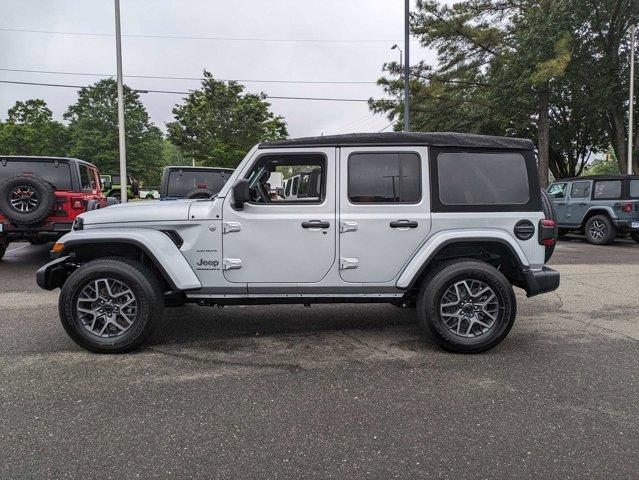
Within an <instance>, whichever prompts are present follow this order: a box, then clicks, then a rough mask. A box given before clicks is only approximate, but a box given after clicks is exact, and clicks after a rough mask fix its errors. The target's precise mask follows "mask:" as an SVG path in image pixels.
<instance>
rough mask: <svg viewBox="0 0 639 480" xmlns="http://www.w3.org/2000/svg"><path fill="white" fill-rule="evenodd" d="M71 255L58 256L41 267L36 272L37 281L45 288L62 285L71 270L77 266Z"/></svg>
mask: <svg viewBox="0 0 639 480" xmlns="http://www.w3.org/2000/svg"><path fill="white" fill-rule="evenodd" d="M72 260H73V258H72V257H71V256H70V255H66V256H64V257H60V258H57V259H55V260H53V261H51V262H49V263H47V264H46V265H44V266H42V267H40V268H39V269H38V271H37V272H36V283H37V284H38V287H40V288H43V289H44V290H53V289H54V288H57V287H61V286H62V284H63V283H64V281H65V280H66V278H67V277H68V276H69V273H70V271H72V270H73V269H75V268H76V265H75V264H74V263H73V261H72Z"/></svg>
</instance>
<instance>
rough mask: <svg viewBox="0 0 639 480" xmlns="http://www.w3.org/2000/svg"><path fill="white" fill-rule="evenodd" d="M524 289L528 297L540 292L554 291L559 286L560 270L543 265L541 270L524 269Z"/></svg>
mask: <svg viewBox="0 0 639 480" xmlns="http://www.w3.org/2000/svg"><path fill="white" fill-rule="evenodd" d="M522 274H523V277H524V285H523V287H524V290H526V295H527V296H528V297H534V296H535V295H539V294H540V293H546V292H552V291H554V290H557V288H558V287H559V272H557V271H555V270H553V269H552V268H548V267H543V268H542V269H541V270H539V271H532V270H523V271H522Z"/></svg>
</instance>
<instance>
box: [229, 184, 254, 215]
mask: <svg viewBox="0 0 639 480" xmlns="http://www.w3.org/2000/svg"><path fill="white" fill-rule="evenodd" d="M250 199H251V197H250V196H249V181H248V180H247V179H246V178H240V179H239V180H237V181H236V182H235V184H234V185H233V208H235V209H237V210H242V208H244V204H245V203H246V202H248V201H249V200H250Z"/></svg>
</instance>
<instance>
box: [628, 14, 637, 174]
mask: <svg viewBox="0 0 639 480" xmlns="http://www.w3.org/2000/svg"><path fill="white" fill-rule="evenodd" d="M636 46H637V26H636V25H633V26H632V27H630V102H629V107H628V175H632V135H633V130H634V128H633V123H634V122H633V120H634V106H635V49H636Z"/></svg>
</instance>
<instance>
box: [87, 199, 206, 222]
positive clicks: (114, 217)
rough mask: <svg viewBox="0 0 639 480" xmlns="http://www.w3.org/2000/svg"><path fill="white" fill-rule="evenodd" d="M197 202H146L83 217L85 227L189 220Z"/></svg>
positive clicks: (100, 211) (118, 206)
mask: <svg viewBox="0 0 639 480" xmlns="http://www.w3.org/2000/svg"><path fill="white" fill-rule="evenodd" d="M195 201H196V200H156V201H152V200H144V201H140V202H128V203H119V204H117V205H112V206H110V207H107V208H101V209H99V210H92V211H90V212H85V213H83V214H82V215H80V216H81V217H82V219H83V220H84V224H85V225H91V224H101V223H135V222H157V221H171V220H188V219H189V208H190V207H191V204H192V203H194V202H195Z"/></svg>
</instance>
